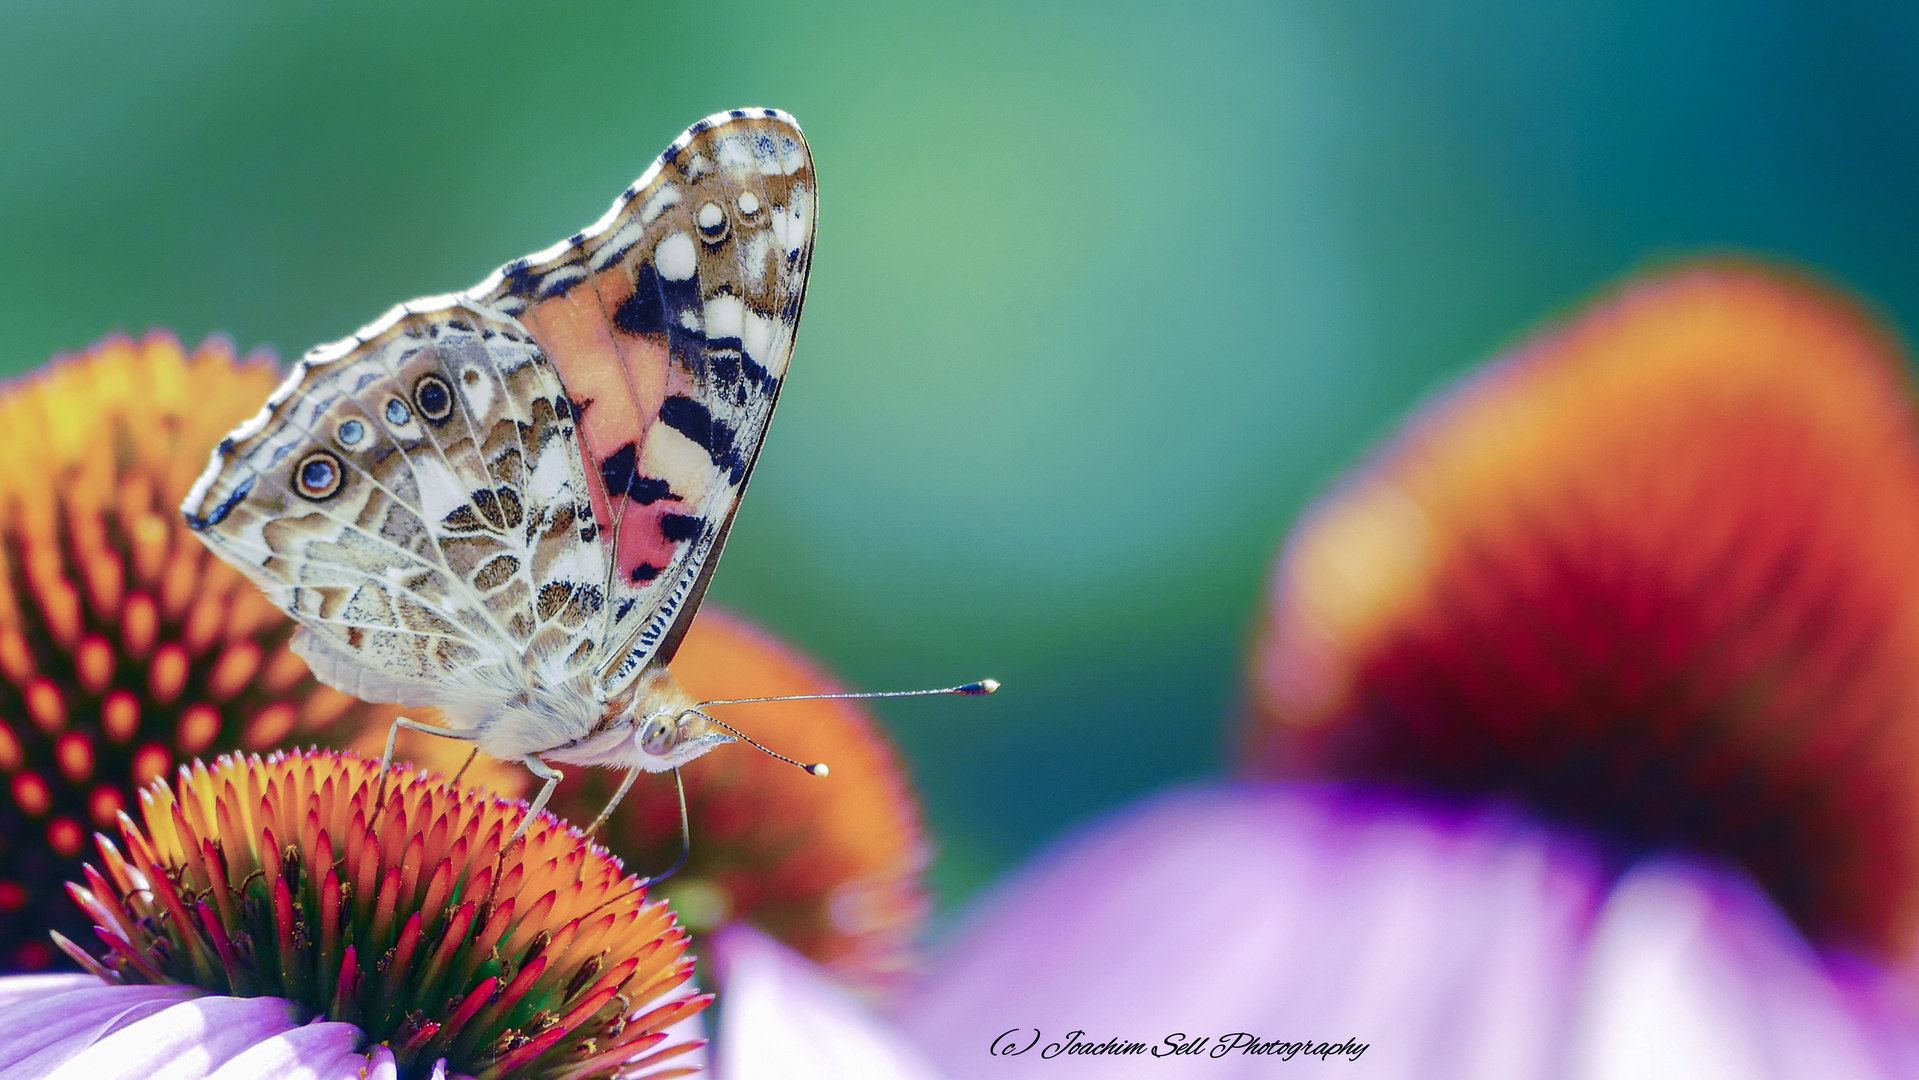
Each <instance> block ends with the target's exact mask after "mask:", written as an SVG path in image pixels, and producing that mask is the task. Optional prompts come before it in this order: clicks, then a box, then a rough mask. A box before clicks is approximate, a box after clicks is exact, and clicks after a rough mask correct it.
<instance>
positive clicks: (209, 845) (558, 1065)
mask: <svg viewBox="0 0 1919 1080" xmlns="http://www.w3.org/2000/svg"><path fill="white" fill-rule="evenodd" d="M525 814H526V805H525V804H524V803H521V802H515V801H507V800H503V799H500V798H497V797H493V796H486V795H482V794H476V793H473V792H470V791H462V790H459V789H456V788H454V787H452V786H451V785H450V784H449V783H447V782H446V781H445V780H444V779H442V778H440V777H438V776H430V775H428V774H425V773H419V772H402V771H400V770H395V769H389V770H387V771H386V772H384V773H382V772H381V770H380V769H379V766H378V764H377V763H376V762H370V761H367V760H365V759H362V758H359V757H357V756H355V755H351V754H340V753H337V752H333V751H319V750H316V751H308V752H304V753H290V754H289V753H279V754H275V755H273V756H271V757H268V758H265V759H262V758H260V757H258V756H244V757H243V756H238V755H232V756H223V757H221V758H219V759H217V760H216V761H215V762H214V763H213V764H212V765H211V766H208V765H206V764H203V763H201V762H198V761H196V762H194V763H192V764H191V765H190V766H186V767H182V768H181V769H180V770H179V774H178V787H177V790H176V789H174V788H172V787H169V786H168V785H167V784H166V783H165V782H164V781H156V782H155V783H154V784H153V785H152V786H150V787H148V788H146V789H144V790H142V791H141V792H140V815H141V819H142V821H141V823H140V824H135V823H134V822H133V821H132V820H131V819H130V818H128V817H127V816H125V815H122V816H121V818H120V821H119V832H120V835H121V844H122V845H124V851H123V850H122V847H121V846H120V845H116V844H114V843H113V842H112V841H110V840H107V839H106V838H104V837H102V838H100V840H99V842H98V846H99V855H100V860H101V866H100V868H99V869H96V868H94V867H93V866H91V865H89V866H86V867H85V868H84V875H85V883H84V884H75V885H71V886H69V888H70V890H71V892H72V894H73V898H74V899H75V900H77V901H78V903H79V905H80V907H81V908H82V909H84V910H85V912H86V913H87V914H88V915H89V916H90V917H91V919H92V921H93V923H94V927H93V933H92V934H90V935H89V940H92V941H95V942H96V943H99V944H104V946H105V947H104V949H101V950H97V951H96V952H93V953H90V952H88V951H87V950H85V949H83V948H82V947H81V946H79V945H78V944H76V943H74V942H71V941H68V940H66V939H65V938H64V937H59V936H57V935H56V938H55V940H56V941H57V942H58V943H59V945H60V946H61V948H63V949H64V950H65V951H66V952H67V953H68V954H69V955H70V956H72V957H73V958H74V959H75V960H76V961H78V962H79V963H81V964H82V965H83V966H84V967H86V968H87V969H88V971H90V972H91V973H92V974H93V975H95V976H97V977H98V979H99V980H100V984H99V985H95V986H92V987H88V988H76V989H69V990H67V992H66V994H65V995H62V996H61V997H60V998H58V999H55V998H52V997H50V996H49V997H47V998H41V999H36V1000H28V1001H25V1002H22V1003H20V1004H17V1005H15V1006H13V1009H12V1011H5V1010H0V1063H6V1062H10V1061H13V1060H15V1059H16V1058H17V1057H18V1054H17V1048H19V1047H22V1046H24V1047H28V1048H29V1049H30V1050H31V1051H32V1052H33V1053H42V1054H45V1053H48V1048H49V1047H52V1048H54V1049H55V1050H56V1051H62V1052H65V1053H66V1057H65V1058H64V1059H63V1061H64V1064H63V1068H64V1069H65V1070H66V1071H67V1072H68V1073H71V1074H72V1075H76V1076H77V1075H109V1074H110V1075H116V1076H119V1075H129V1076H130V1075H151V1074H157V1073H158V1072H159V1071H161V1068H160V1067H161V1066H162V1065H167V1064H172V1063H175V1062H176V1056H175V1055H177V1054H179V1053H181V1052H183V1051H182V1049H181V1048H180V1047H179V1046H176V1045H173V1044H172V1043H170V1042H169V1041H168V1040H167V1039H165V1038H156V1036H158V1035H160V1034H161V1033H164V1032H174V1031H177V1030H178V1028H179V1026H180V1025H181V1024H182V1023H190V1022H189V1021H185V1020H182V1018H181V1017H179V1016H170V1014H173V1013H174V1012H175V1011H176V1010H186V1011H187V1012H188V1013H189V1014H190V1016H191V1017H194V1018H199V1017H204V1016H206V1015H208V1014H209V1013H211V1014H213V1015H217V1016H220V1017H224V1020H223V1021H222V1026H221V1029H220V1030H218V1031H200V1032H199V1033H198V1034H197V1035H196V1036H195V1037H194V1038H192V1039H191V1040H188V1041H189V1042H190V1046H189V1047H188V1049H189V1050H190V1051H191V1052H192V1053H193V1054H195V1055H198V1056H197V1057H196V1058H194V1060H197V1061H198V1060H205V1059H207V1058H218V1057H227V1058H233V1059H238V1060H239V1061H240V1064H239V1065H233V1064H231V1063H229V1064H228V1065H227V1066H226V1067H225V1068H223V1069H222V1071H221V1073H220V1075H221V1076H222V1077H227V1076H229V1075H231V1076H232V1077H233V1080H244V1078H247V1077H253V1076H258V1077H261V1078H262V1080H265V1078H268V1077H276V1076H283V1075H288V1074H289V1073H294V1072H298V1071H299V1069H296V1068H289V1067H288V1064H289V1062H288V1061H287V1058H288V1054H287V1052H286V1044H287V1039H288V1038H289V1033H291V1032H295V1031H308V1033H307V1034H305V1035H304V1036H300V1037H299V1038H297V1039H296V1040H295V1042H296V1043H299V1044H300V1045H304V1044H305V1042H308V1041H310V1042H311V1043H312V1044H313V1045H312V1046H311V1047H308V1048H307V1049H305V1050H302V1051H300V1052H299V1053H295V1054H293V1055H292V1057H293V1058H294V1061H293V1064H298V1065H303V1066H304V1065H310V1064H312V1063H313V1062H318V1061H325V1062H335V1061H338V1060H340V1059H341V1058H342V1057H343V1056H351V1055H362V1056H365V1058H366V1063H367V1068H368V1069H369V1070H372V1071H377V1070H379V1069H382V1068H388V1069H394V1070H396V1071H397V1075H398V1076H399V1077H401V1078H411V1077H427V1076H430V1075H445V1074H453V1075H466V1076H472V1077H475V1078H477V1080H509V1078H524V1080H586V1078H589V1077H607V1076H612V1075H615V1074H616V1073H617V1074H619V1075H622V1076H629V1077H632V1076H640V1075H646V1076H651V1077H655V1078H661V1080H663V1078H665V1077H669V1076H676V1075H681V1074H682V1073H683V1072H687V1071H691V1070H690V1069H684V1068H679V1067H673V1068H668V1069H665V1070H664V1071H659V1070H656V1068H655V1067H656V1066H659V1065H662V1064H663V1063H667V1062H669V1061H672V1060H673V1059H675V1058H677V1057H679V1056H680V1055H681V1054H683V1053H685V1052H686V1051H688V1050H691V1049H694V1048H695V1047H696V1046H698V1045H699V1043H698V1042H697V1041H689V1042H681V1043H677V1044H674V1045H663V1044H665V1043H667V1042H668V1040H669V1036H668V1034H667V1032H666V1029H667V1028H669V1027H670V1026H672V1025H673V1024H675V1023H677V1022H679V1021H681V1020H683V1019H686V1018H687V1017H689V1016H691V1015H693V1014H694V1013H696V1012H698V1011H699V1010H700V1009H701V1008H702V1007H703V1006H704V1005H705V1004H706V1002H707V1000H708V999H707V997H705V996H703V995H679V996H674V995H673V991H674V990H675V989H676V988H677V987H679V986H680V985H681V984H682V983H684V982H685V981H686V978H687V976H688V975H689V974H690V973H691V971H692V967H693V961H692V959H691V958H690V957H687V956H685V955H684V952H685V935H684V934H683V932H682V931H681V930H680V929H679V927H678V925H677V924H676V922H675V920H674V917H673V914H672V912H671V911H670V910H669V909H668V908H667V906H666V905H665V904H664V903H662V902H660V901H657V900H655V901H649V900H648V898H647V896H646V890H645V888H644V887H643V884H642V882H641V881H640V880H639V879H637V878H635V877H632V876H630V875H628V874H626V873H625V871H624V869H623V868H622V867H621V865H620V863H619V861H618V860H616V859H614V858H611V857H610V856H608V855H607V853H606V852H605V850H604V849H602V848H599V847H598V846H597V845H593V844H591V843H589V842H587V841H586V839H585V838H584V837H583V836H582V835H581V834H580V832H579V831H578V830H577V829H574V828H572V827H570V826H567V825H566V824H564V823H563V822H560V821H558V820H556V819H555V818H553V817H552V816H551V815H548V814H541V815H540V816H539V817H538V818H537V819H536V820H535V821H534V822H533V824H532V826H531V827H530V828H529V829H528V831H527V832H526V834H525V837H524V838H523V839H522V840H520V841H518V842H514V843H512V844H511V845H510V846H506V847H504V848H503V845H506V844H507V842H508V840H509V839H510V838H511V837H512V836H513V834H514V830H515V829H516V828H517V827H518V825H519V824H520V822H521V821H522V820H523V819H524V817H525ZM180 987H193V988H195V992H194V993H193V994H192V995H191V996H188V997H186V998H185V1000H183V993H182V991H181V990H180V989H179V988H180ZM201 995H204V996H201ZM49 1000H65V1001H66V1006H67V1007H66V1008H65V1009H63V1010H58V1011H56V1012H55V1013H53V1014H51V1015H49V1013H48V1009H47V1002H48V1001H49ZM103 1000H105V1001H110V1002H111V1003H113V1005H114V1006H115V1007H117V1008H120V1009H127V1008H129V1007H131V1006H135V1005H145V1006H147V1008H148V1009H149V1010H150V1011H151V1013H152V1015H135V1016H133V1017H132V1018H130V1019H127V1020H119V1019H113V1018H107V1019H106V1021H105V1022H104V1023H102V1019H101V1018H99V1017H95V1016H92V1013H93V1012H97V1007H96V1006H97V1003H98V1002H100V1001H103ZM22 1010H25V1011H28V1012H33V1013H35V1015H37V1016H39V1017H40V1020H39V1021H38V1023H37V1024H36V1025H35V1026H34V1027H33V1029H32V1030H26V1029H25V1025H22V1024H19V1023H16V1022H15V1021H16V1020H17V1019H18V1017H17V1015H16V1014H17V1013H19V1012H20V1011H22ZM63 1016H64V1017H66V1018H65V1019H63V1018H62V1017H63ZM143 1025H144V1028H145V1032H146V1034H145V1035H144V1036H143V1035H141V1034H140V1032H141V1029H142V1027H143ZM308 1029H317V1032H318V1033H315V1032H314V1031H309V1030H308ZM176 1041H177V1040H176ZM260 1047H268V1050H266V1051H262V1050H260V1049H259V1048H260ZM249 1054H253V1055H255V1057H257V1058H258V1059H259V1061H260V1062H261V1063H262V1064H261V1066H260V1067H259V1068H255V1067H253V1059H249V1058H248V1057H247V1055H249ZM276 1054H277V1055H278V1057H277V1058H276V1057H275V1056H274V1055H276ZM10 1055H11V1056H10ZM268 1059H272V1062H273V1067H272V1068H268V1067H267V1066H266V1064H265V1063H266V1062H268ZM142 1062H147V1063H149V1064H150V1066H151V1068H150V1070H147V1071H142V1068H141V1063H142ZM207 1064H208V1069H207V1071H209V1072H210V1071H211V1070H212V1067H214V1066H217V1065H218V1064H219V1062H218V1061H217V1060H215V1061H208V1062H207ZM4 1067H5V1066H4V1064H0V1069H4ZM328 1075H331V1074H328Z"/></svg>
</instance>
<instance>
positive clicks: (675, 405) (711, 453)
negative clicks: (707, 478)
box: [660, 394, 746, 485]
mask: <svg viewBox="0 0 1919 1080" xmlns="http://www.w3.org/2000/svg"><path fill="white" fill-rule="evenodd" d="M660 420H661V422H663V423H665V424H666V426H667V427H670V428H672V429H673V430H674V431H677V432H679V433H680V434H682V435H684V436H686V437H687V438H689V439H692V440H693V441H694V442H695V443H698V444H699V445H700V447H701V448H702V449H704V450H705V451H706V456H707V457H709V458H711V459H712V460H713V464H714V466H715V467H717V468H720V469H723V470H725V471H726V472H727V474H728V476H729V477H730V480H729V482H730V483H733V484H735V485H737V484H738V483H739V482H740V481H741V480H742V479H744V478H745V476H746V462H744V461H742V460H740V452H739V448H738V447H736V446H734V444H733V437H734V432H733V428H732V426H731V425H729V424H727V422H726V421H724V420H716V419H714V418H713V414H712V413H710V412H708V411H707V409H706V406H705V405H702V404H700V403H699V402H697V401H694V400H693V399H692V398H690V397H687V396H686V395H685V394H674V395H673V396H672V397H670V398H667V399H666V401H665V402H663V403H662V404H661V405H660Z"/></svg>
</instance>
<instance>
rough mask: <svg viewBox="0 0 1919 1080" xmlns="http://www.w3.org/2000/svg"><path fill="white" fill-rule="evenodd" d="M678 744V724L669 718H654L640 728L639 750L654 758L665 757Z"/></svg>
mask: <svg viewBox="0 0 1919 1080" xmlns="http://www.w3.org/2000/svg"><path fill="white" fill-rule="evenodd" d="M679 743H680V723H679V721H678V720H674V719H672V718H670V717H665V716H655V717H653V718H652V719H650V720H648V721H647V722H646V725H645V726H644V727H642V728H640V749H642V750H644V751H646V752H647V753H649V754H651V755H653V756H654V757H665V756H666V755H667V754H669V753H671V752H672V751H673V748H674V747H675V746H678V745H679Z"/></svg>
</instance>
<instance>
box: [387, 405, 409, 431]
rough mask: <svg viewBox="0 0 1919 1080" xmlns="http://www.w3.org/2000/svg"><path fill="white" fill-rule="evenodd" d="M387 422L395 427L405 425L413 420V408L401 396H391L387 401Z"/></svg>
mask: <svg viewBox="0 0 1919 1080" xmlns="http://www.w3.org/2000/svg"><path fill="white" fill-rule="evenodd" d="M385 411H386V422H387V423H389V424H392V425H393V426H394V427H405V426H407V425H408V424H409V423H412V422H413V410H412V409H409V408H407V407H406V402H404V401H401V400H400V399H399V398H389V399H387V403H386V410H385Z"/></svg>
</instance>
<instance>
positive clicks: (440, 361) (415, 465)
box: [183, 109, 815, 704]
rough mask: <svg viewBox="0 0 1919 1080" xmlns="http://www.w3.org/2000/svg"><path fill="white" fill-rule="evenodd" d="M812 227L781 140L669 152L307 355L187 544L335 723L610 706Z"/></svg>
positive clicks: (766, 349) (761, 130)
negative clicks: (487, 700) (346, 701)
mask: <svg viewBox="0 0 1919 1080" xmlns="http://www.w3.org/2000/svg"><path fill="white" fill-rule="evenodd" d="M814 207H815V193H814V184H813V173H812V163H811V159H810V158H809V157H808V154H807V150H806V144H805V142H804V140H803V139H802V138H801V136H800V133H799V130H798V128H797V126H795V125H794V124H793V123H792V120H791V118H790V117H787V116H786V115H785V114H783V113H779V112H777V111H776V110H761V109H754V110H736V111H735V112H733V113H729V114H723V115H720V116H716V117H711V118H708V120H705V121H702V122H701V123H700V124H696V125H694V127H692V128H691V129H689V130H688V131H687V132H686V133H685V134H684V135H682V136H681V137H680V139H678V140H676V141H675V143H674V144H673V146H672V147H670V148H669V149H668V150H667V152H666V153H664V154H662V155H661V158H660V160H659V161H658V162H657V163H656V164H655V166H654V167H653V168H652V169H650V170H649V171H648V172H647V174H646V175H645V176H644V177H642V178H641V179H640V181H639V182H637V183H636V184H635V185H634V186H633V187H632V188H631V189H629V190H628V191H627V192H626V193H625V194H624V195H623V196H622V197H621V199H620V200H619V201H618V202H616V203H615V204H614V206H613V209H612V210H611V211H609V212H608V214H607V215H606V217H604V218H602V219H601V221H600V222H599V223H598V224H597V225H595V226H594V227H593V228H591V229H589V230H587V231H585V232H583V233H581V234H578V235H576V236H574V237H572V238H570V239H569V240H568V241H566V242H564V243H562V244H560V245H556V246H555V247H554V248H552V249H549V250H548V251H545V252H541V253H540V254H538V255H535V256H531V257H529V258H527V259H521V260H517V261H515V262H513V263H510V264H508V265H507V266H505V267H502V268H501V269H500V270H499V271H498V272H496V273H494V274H493V275H491V276H489V277H488V278H487V279H486V280H485V281H483V282H481V283H480V284H479V285H478V286H475V287H474V288H473V289H471V290H469V291H467V292H466V293H463V294H459V295H456V296H447V297H437V298H429V299H425V300H419V301H414V302H412V303H410V304H405V305H401V306H400V307H398V308H395V309H394V310H393V311H391V312H388V313H387V315H386V316H384V317H382V318H381V319H380V320H379V321H377V322H375V323H373V324H371V325H370V326H368V327H366V328H364V329H363V330H361V331H360V332H359V333H358V334H356V335H354V336H353V337H351V338H348V339H346V340H344V341H341V342H337V343H335V344H333V345H329V346H323V347H321V348H318V349H315V350H314V351H313V352H312V353H310V354H308V356H307V357H306V358H304V359H303V360H302V361H301V362H300V364H299V365H297V366H296V368H295V370H294V372H293V374H292V375H291V377H290V378H289V379H288V381H287V382H286V384H284V385H283V386H282V387H281V388H280V389H279V390H278V391H276V392H275V394H274V396H273V397H272V398H271V399H269V400H268V402H267V405H266V407H265V408H264V409H263V410H262V411H261V413H260V414H259V415H258V416H256V417H255V418H254V419H253V420H251V421H249V422H248V423H246V424H244V425H242V426H241V427H240V428H239V429H237V430H236V431H235V432H234V433H233V434H232V436H230V437H229V438H228V439H227V440H226V441H224V442H223V443H222V444H221V446H220V448H219V449H218V450H217V451H216V452H215V454H214V458H213V461H212V463H211V464H210V466H209V468H208V470H207V472H206V474H205V475H203V476H202V477H201V479H200V481H199V483H198V484H197V485H196V486H195V488H194V490H193V492H192V493H191V494H190V495H189V496H188V499H187V502H186V504H185V506H184V507H183V510H184V512H185V514H186V517H187V521H188V523H189V524H190V525H191V526H192V527H193V528H195V529H196V530H198V531H199V532H200V533H201V535H202V536H203V537H205V538H206V539H207V541H208V542H209V543H210V544H211V545H212V546H213V548H214V550H215V551H217V552H219V553H220V554H221V555H222V556H223V557H225V558H227V559H228V560H229V561H231V562H233V563H234V564H235V565H237V566H239V567H240V568H241V569H242V570H243V571H245V572H246V573H247V574H248V576H249V577H251V578H252V579H253V580H254V581H255V582H256V583H257V584H259V585H260V586H261V587H262V588H263V589H265V590H266V591H267V593H268V595H269V596H271V597H272V598H273V599H274V600H275V601H276V602H277V603H279V604H280V605H281V606H282V607H284V608H285V609H286V610H287V611H288V612H289V613H290V614H292V615H293V616H294V617H295V618H296V619H298V620H299V621H300V622H301V623H302V625H303V631H302V633H301V635H300V637H299V639H298V640H297V641H296V647H297V648H298V649H299V650H300V652H301V653H302V655H304V656H306V657H307V659H308V661H309V662H310V663H312V665H313V666H314V670H315V672H316V674H318V675H319V676H320V677H321V678H322V679H323V680H325V681H327V682H329V683H331V684H333V685H335V686H338V687H340V688H341V689H344V690H347V691H348V692H350V693H354V694H356V695H357V696H360V697H365V698H370V699H376V700H386V701H397V702H400V703H402V704H445V703H446V701H447V698H448V697H449V687H458V688H460V692H461V693H469V692H492V693H497V694H500V695H507V694H513V693H519V692H532V693H538V692H539V688H540V687H541V686H551V685H557V684H560V683H563V682H566V681H567V680H571V679H578V678H590V679H591V680H592V682H593V685H594V687H595V688H596V690H597V693H598V696H599V698H600V700H607V699H610V698H614V697H617V696H618V695H619V694H620V693H621V692H622V691H623V690H624V688H625V687H626V686H628V685H629V684H630V683H631V682H632V680H633V679H634V678H635V677H636V676H637V675H638V674H639V672H640V671H641V670H643V669H644V668H645V667H646V665H647V664H648V663H649V662H655V661H658V662H663V661H664V660H665V659H667V658H669V656H670V653H671V650H672V647H673V644H674V643H675V642H677V639H678V635H679V633H682V632H683V631H684V627H685V624H686V622H687V621H688V620H690V618H691V616H692V613H693V609H694V607H695V606H696V605H697V604H698V602H699V596H700V593H701V592H702V591H703V589H704V587H705V582H706V580H707V577H708V576H709V575H710V573H711V570H712V566H713V563H714V561H715V560H716V559H717V558H718V554H719V546H720V543H721V542H722V541H723V539H724V537H725V533H726V530H727V528H728V527H729V526H730V524H731V521H732V517H733V514H734V512H735V510H736V509H737V507H738V503H739V498H740V494H741V492H742V490H743V489H744V487H745V484H746V481H747V478H748V476H749V475H750V474H751V471H752V466H753V462H754V460H755V458H756V457H757V455H758V452H759V447H760V444H761V441H762V439H763V438H764V436H765V432H766V425H767V422H768V420H769V419H770V418H771V415H772V412H773V405H774V402H775V400H776V398H777V396H778V393H779V388H780V385H781V382H782V380H783V378H784V375H785V371H786V362H787V359H788V357H789V356H790V354H791V351H792V345H793V335H794V331H795V329H796V327H797V325H798V321H799V313H800V304H801V300H802V298H803V296H804V292H805V285H806V272H807V269H808V267H809V264H810V262H811V257H812V238H813V223H814ZM486 688H492V689H491V691H487V690H486Z"/></svg>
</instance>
